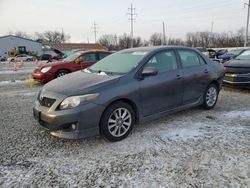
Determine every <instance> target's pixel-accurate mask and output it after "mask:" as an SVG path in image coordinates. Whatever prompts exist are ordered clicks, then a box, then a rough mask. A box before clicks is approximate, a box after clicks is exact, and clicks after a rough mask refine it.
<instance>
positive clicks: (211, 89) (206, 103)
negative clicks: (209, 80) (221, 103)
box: [202, 84, 219, 110]
mask: <svg viewBox="0 0 250 188" xmlns="http://www.w3.org/2000/svg"><path fill="white" fill-rule="evenodd" d="M218 94H219V89H218V87H217V86H216V85H215V84H210V85H209V86H208V87H207V89H206V91H205V93H204V96H203V104H202V107H203V108H205V109H207V110H210V109H212V108H213V107H214V106H215V105H216V103H217V100H218Z"/></svg>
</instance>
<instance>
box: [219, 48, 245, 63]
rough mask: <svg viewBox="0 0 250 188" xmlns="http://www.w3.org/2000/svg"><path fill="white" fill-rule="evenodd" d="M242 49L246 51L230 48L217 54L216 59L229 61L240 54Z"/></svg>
mask: <svg viewBox="0 0 250 188" xmlns="http://www.w3.org/2000/svg"><path fill="white" fill-rule="evenodd" d="M244 51H246V49H238V50H231V51H228V52H226V53H225V54H223V55H221V56H219V57H218V59H220V62H221V63H225V62H226V61H229V60H230V59H234V58H236V57H237V56H238V55H240V54H241V53H243V52H244Z"/></svg>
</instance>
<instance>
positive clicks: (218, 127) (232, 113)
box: [0, 64, 250, 187]
mask: <svg viewBox="0 0 250 188" xmlns="http://www.w3.org/2000/svg"><path fill="white" fill-rule="evenodd" d="M3 66H6V69H3ZM27 66H28V65H27ZM0 68H1V69H0V107H1V116H0V125H1V131H0V187H29V186H32V187H37V186H38V187H77V186H80V187H92V186H97V187H106V186H107V187H117V186H121V187H250V102H249V101H250V93H249V92H247V91H238V90H229V89H227V90H223V91H222V92H221V93H220V97H219V101H218V104H217V106H216V107H215V108H214V109H213V110H211V111H204V110H202V109H200V108H193V109H191V110H187V111H183V112H179V113H176V114H173V115H171V116H168V117H165V118H161V119H159V120H157V121H153V122H151V123H147V124H143V125H138V126H137V127H136V128H135V130H134V131H133V132H132V134H131V135H130V136H129V137H128V138H127V139H125V140H123V141H121V142H117V143H109V142H106V141H105V140H103V139H102V138H101V137H95V138H88V139H81V140H64V139H59V138H55V137H53V136H51V135H49V134H48V133H47V132H45V131H43V130H42V129H40V128H39V127H38V126H37V122H36V121H35V120H34V119H33V117H32V106H33V103H34V100H35V96H36V93H37V92H38V90H39V89H40V87H39V86H38V87H33V88H32V89H29V88H28V84H27V83H26V82H25V80H26V79H27V76H28V73H22V74H21V75H17V76H16V77H15V79H16V80H21V82H10V80H11V79H10V78H11V77H12V76H13V73H12V72H11V70H10V69H8V68H9V65H7V64H6V65H0ZM26 68H27V67H26ZM29 68H30V69H32V68H34V66H33V65H32V64H30V67H29ZM29 68H27V70H28V69H29ZM3 70H5V71H3ZM8 71H9V72H8ZM6 72H7V73H8V74H7V73H6ZM22 81H24V82H22Z"/></svg>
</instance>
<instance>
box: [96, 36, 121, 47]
mask: <svg viewBox="0 0 250 188" xmlns="http://www.w3.org/2000/svg"><path fill="white" fill-rule="evenodd" d="M99 43H100V44H101V45H103V46H105V47H106V48H108V50H118V49H119V46H118V38H117V36H116V35H115V34H105V35H102V36H101V37H100V39H99Z"/></svg>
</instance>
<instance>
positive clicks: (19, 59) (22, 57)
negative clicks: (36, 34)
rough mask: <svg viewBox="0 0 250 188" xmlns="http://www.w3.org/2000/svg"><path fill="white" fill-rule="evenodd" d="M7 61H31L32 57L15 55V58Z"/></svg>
mask: <svg viewBox="0 0 250 188" xmlns="http://www.w3.org/2000/svg"><path fill="white" fill-rule="evenodd" d="M7 60H8V61H16V62H17V61H33V60H34V57H32V56H30V55H26V54H20V55H17V56H16V57H9V58H8V59H7Z"/></svg>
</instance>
